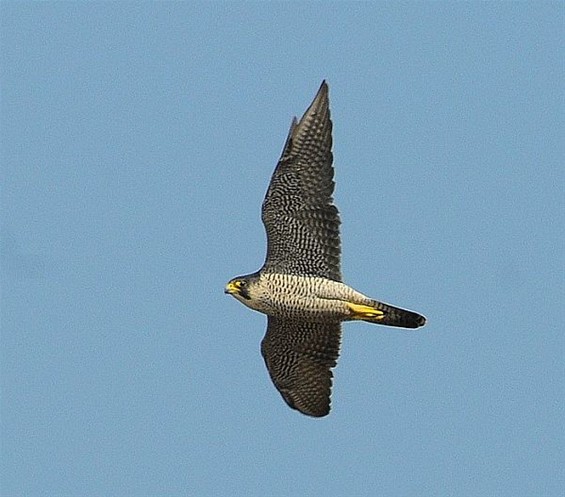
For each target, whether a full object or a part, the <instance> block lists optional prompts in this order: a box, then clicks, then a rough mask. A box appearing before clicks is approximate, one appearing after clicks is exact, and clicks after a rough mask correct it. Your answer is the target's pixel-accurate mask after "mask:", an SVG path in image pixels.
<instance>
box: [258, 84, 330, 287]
mask: <svg viewBox="0 0 565 497" xmlns="http://www.w3.org/2000/svg"><path fill="white" fill-rule="evenodd" d="M332 162H333V155H332V122H331V120H330V109H329V99H328V86H327V84H326V82H325V81H324V82H323V83H322V86H321V87H320V89H319V91H318V94H317V95H316V97H315V98H314V101H313V102H312V104H311V105H310V107H309V108H308V109H307V110H306V112H305V113H304V116H302V119H300V121H297V120H296V118H295V119H294V120H293V121H292V124H291V126H290V131H289V133H288V138H287V140H286V144H285V146H284V149H283V153H282V155H281V158H280V160H279V163H278V164H277V167H276V169H275V172H274V173H273V176H272V178H271V183H270V185H269V189H268V190H267V194H266V196H265V200H264V201H263V209H262V216H261V217H262V219H263V223H264V225H265V229H266V231H267V257H266V260H265V264H264V266H263V270H264V271H265V272H274V273H290V274H306V275H313V276H322V277H325V278H330V279H333V280H336V281H341V269H340V255H341V248H340V237H339V225H340V219H339V212H338V210H337V208H336V206H335V205H333V198H332V194H333V191H334V186H335V184H334V180H333V176H334V170H333V166H332Z"/></svg>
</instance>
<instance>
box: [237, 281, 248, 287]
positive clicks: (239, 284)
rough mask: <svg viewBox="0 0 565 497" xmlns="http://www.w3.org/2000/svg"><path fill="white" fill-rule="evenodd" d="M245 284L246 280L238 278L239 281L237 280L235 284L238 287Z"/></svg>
mask: <svg viewBox="0 0 565 497" xmlns="http://www.w3.org/2000/svg"><path fill="white" fill-rule="evenodd" d="M245 285H247V281H244V280H239V281H238V282H237V286H238V287H240V288H241V287H242V286H245Z"/></svg>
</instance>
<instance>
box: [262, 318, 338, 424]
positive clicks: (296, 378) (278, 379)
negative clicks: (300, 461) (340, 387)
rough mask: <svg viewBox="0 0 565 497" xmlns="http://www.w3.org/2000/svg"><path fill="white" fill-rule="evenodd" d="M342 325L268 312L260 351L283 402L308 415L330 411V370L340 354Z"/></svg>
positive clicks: (324, 413) (323, 413)
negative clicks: (295, 318)
mask: <svg viewBox="0 0 565 497" xmlns="http://www.w3.org/2000/svg"><path fill="white" fill-rule="evenodd" d="M340 342H341V325H340V323H338V322H330V323H318V322H308V321H294V320H288V319H281V318H275V317H273V316H269V321H268V325H267V333H266V335H265V338H263V341H262V342H261V353H262V354H263V358H264V359H265V364H266V365H267V369H268V370H269V374H270V376H271V379H272V380H273V383H274V384H275V386H276V387H277V389H278V391H279V392H280V393H281V395H282V397H283V399H284V400H285V401H286V403H287V404H288V405H289V406H290V407H292V408H293V409H297V410H298V411H300V412H302V413H303V414H306V415H308V416H315V417H321V416H325V415H326V414H328V413H329V412H330V395H331V388H332V376H333V374H332V371H331V368H333V367H334V366H335V365H336V362H337V358H338V356H339V347H340Z"/></svg>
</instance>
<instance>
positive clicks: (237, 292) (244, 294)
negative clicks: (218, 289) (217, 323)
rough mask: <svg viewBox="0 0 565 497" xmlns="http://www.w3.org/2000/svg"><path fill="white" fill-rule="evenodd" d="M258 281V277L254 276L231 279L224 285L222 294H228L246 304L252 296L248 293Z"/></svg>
mask: <svg viewBox="0 0 565 497" xmlns="http://www.w3.org/2000/svg"><path fill="white" fill-rule="evenodd" d="M258 279H259V277H258V276H257V275H255V274H249V275H247V276H237V277H236V278H232V279H231V280H230V281H229V282H228V284H227V285H226V288H225V289H224V293H229V294H230V295H233V296H234V297H235V298H236V299H237V300H239V301H240V302H243V303H244V304H248V301H249V300H251V298H252V294H251V293H250V292H251V289H252V287H253V284H254V283H255V282H256V281H257V280H258Z"/></svg>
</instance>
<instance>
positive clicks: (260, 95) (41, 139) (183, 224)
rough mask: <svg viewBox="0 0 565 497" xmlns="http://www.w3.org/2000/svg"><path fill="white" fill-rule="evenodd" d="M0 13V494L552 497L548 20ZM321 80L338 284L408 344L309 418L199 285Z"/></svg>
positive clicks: (388, 6) (104, 7) (502, 8)
mask: <svg viewBox="0 0 565 497" xmlns="http://www.w3.org/2000/svg"><path fill="white" fill-rule="evenodd" d="M1 14H2V16H1V17H2V20H1V22H2V29H1V32H2V33H1V37H2V39H1V42H2V55H1V57H2V59H1V62H2V63H1V70H2V78H1V126H2V127H1V137H2V149H1V152H2V161H1V162H2V173H1V174H2V181H1V184H2V186H1V192H2V219H1V242H2V243H1V254H2V259H1V262H2V264H1V271H2V272H1V277H2V289H1V292H2V293H1V325H2V350H1V353H2V357H1V359H2V360H1V368H2V369H1V379H2V405H1V407H2V413H1V414H2V418H1V419H2V470H1V471H2V474H1V485H2V495H3V496H4V495H5V496H8V497H19V496H25V497H36V496H49V497H57V496H73V497H77V496H80V497H82V496H84V497H90V496H92V497H100V496H109V497H121V496H136V497H139V496H155V495H167V496H208V495H210V496H212V495H214V496H215V495H236V496H238V495H242V496H252V497H253V496H264V495H270V496H289V495H299V496H317V495H325V496H330V497H331V496H343V495H355V496H374V495H386V496H393V497H394V496H399V497H402V496H408V497H412V496H415V497H420V496H421V497H424V496H426V497H428V496H438V497H441V496H451V495H453V496H459V497H482V496H492V497H503V496H512V497H516V496H519V497H520V496H523V497H529V496H551V497H553V496H559V495H563V492H564V491H565V483H564V481H565V475H564V472H563V469H562V467H561V463H562V461H563V456H564V437H563V427H562V420H563V415H564V413H563V400H564V399H563V391H564V388H565V369H564V362H563V359H564V348H565V342H564V339H563V318H562V315H563V298H564V295H565V286H564V274H563V269H564V262H565V261H564V255H563V254H564V249H565V235H564V229H563V226H564V221H565V219H564V218H565V216H564V214H565V202H564V200H563V196H562V192H563V185H564V179H565V178H564V172H563V171H564V170H563V158H564V145H563V104H564V91H563V80H564V78H563V76H564V74H563V72H564V71H563V69H564V66H563V59H562V50H563V34H564V33H563V20H564V6H563V3H557V2H554V3H547V2H545V3H544V2H535V3H534V2H529V3H528V2H521V3H458V4H451V3H421V2H418V3H409V2H403V3H392V2H390V3H374V4H360V3H350V4H347V3H339V4H326V3H324V4H322V3H312V4H301V3H285V4H260V3H241V4H238V3H230V4H221V3H217V4H208V3H201V4H192V3H190V4H188V3H116V4H111V3H9V2H2V5H1ZM324 78H325V79H327V80H328V82H329V85H330V99H331V108H332V116H333V121H334V156H335V166H336V181H337V187H336V193H335V199H336V203H337V205H338V207H339V208H340V211H341V216H342V221H343V229H342V240H343V272H344V276H345V278H346V280H347V282H348V283H350V284H351V285H353V286H354V287H356V288H358V289H359V290H361V291H363V292H364V293H367V294H369V295H371V296H373V297H375V298H378V299H381V300H384V301H387V302H391V303H394V304H397V305H399V306H403V307H407V308H412V309H415V310H418V311H420V312H422V313H424V314H425V315H426V316H427V317H428V319H429V323H428V325H427V326H426V327H425V328H423V329H421V330H419V331H417V332H410V331H404V330H398V329H392V328H385V327H377V326H372V325H370V324H367V323H350V324H347V325H345V331H344V339H343V346H342V355H341V358H340V361H339V364H338V367H337V368H336V369H335V382H334V391H333V403H332V405H333V410H332V413H331V414H330V416H328V417H327V418H324V419H310V418H307V417H304V416H301V415H300V414H298V413H297V412H295V411H292V410H290V409H288V408H287V406H286V405H285V404H284V403H283V401H282V399H281V398H280V396H279V394H278V392H277V391H276V390H275V389H274V387H273V386H272V385H271V383H270V380H269V378H268V375H267V372H266V370H265V367H264V364H263V360H262V358H261V355H260V351H259V344H260V341H261V338H262V336H263V333H264V329H265V318H264V317H263V316H261V315H260V314H257V313H253V312H252V311H250V310H248V309H246V308H244V307H243V306H241V305H240V304H239V303H238V302H236V301H235V300H234V299H233V298H230V297H228V296H226V295H224V294H223V286H224V284H225V282H226V281H227V280H228V279H230V278H231V277H232V276H235V275H238V274H242V273H246V272H251V271H253V270H255V269H257V268H258V267H259V266H260V265H261V264H262V262H263V258H264V250H265V235H264V231H263V226H262V225H261V222H260V205H261V201H262V199H263V195H264V193H265V190H266V188H267V184H268V181H269V178H270V175H271V173H272V170H273V168H274V166H275V164H276V162H277V160H278V157H279V154H280V151H281V149H282V146H283V143H284V140H285V137H286V133H287V131H288V126H289V124H290V121H291V117H292V116H293V115H301V113H302V112H303V111H304V110H305V109H306V107H307V106H308V104H309V103H310V101H311V99H312V98H313V96H314V94H315V92H316V90H317V89H318V87H319V85H320V82H321V80H322V79H324Z"/></svg>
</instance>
